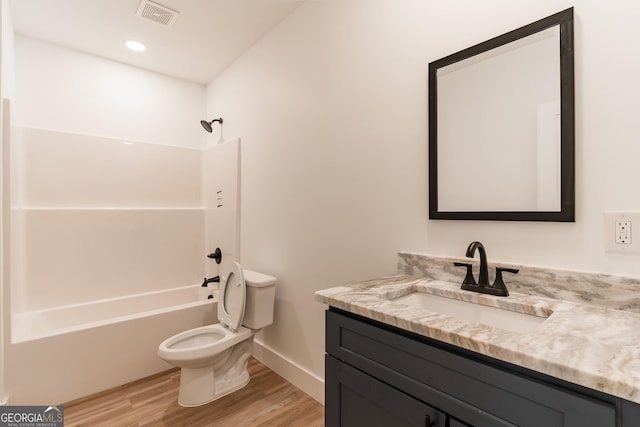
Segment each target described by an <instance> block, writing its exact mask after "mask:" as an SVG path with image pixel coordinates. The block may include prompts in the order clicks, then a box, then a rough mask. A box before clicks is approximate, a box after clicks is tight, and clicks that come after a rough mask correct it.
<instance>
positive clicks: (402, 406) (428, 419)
mask: <svg viewBox="0 0 640 427" xmlns="http://www.w3.org/2000/svg"><path fill="white" fill-rule="evenodd" d="M325 363H326V366H327V377H326V387H327V397H326V399H325V400H326V401H329V400H330V401H331V402H330V403H329V404H328V405H327V407H331V408H333V411H332V412H330V413H327V416H326V420H325V423H326V425H327V426H336V427H338V426H339V427H361V426H367V427H389V426H394V427H425V426H427V427H445V425H446V415H445V414H443V413H442V412H440V411H438V410H436V409H434V408H432V407H431V406H429V405H426V404H425V403H423V402H421V401H419V400H417V399H414V398H412V397H411V396H408V395H406V394H405V393H402V392H401V391H398V390H396V389H395V388H393V387H390V386H388V385H387V384H384V383H383V382H381V381H378V380H376V379H375V378H373V377H371V376H369V375H367V374H365V373H363V372H362V371H359V370H358V369H355V368H353V367H351V366H350V365H347V364H346V363H343V362H341V361H339V360H338V359H335V358H333V357H332V356H328V355H327V356H326V358H325Z"/></svg>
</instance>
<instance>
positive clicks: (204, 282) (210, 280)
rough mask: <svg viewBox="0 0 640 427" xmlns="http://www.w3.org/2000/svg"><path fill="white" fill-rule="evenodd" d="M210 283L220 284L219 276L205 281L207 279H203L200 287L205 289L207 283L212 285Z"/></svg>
mask: <svg viewBox="0 0 640 427" xmlns="http://www.w3.org/2000/svg"><path fill="white" fill-rule="evenodd" d="M212 282H215V283H220V276H215V277H212V278H211V279H207V278H206V277H205V278H204V281H203V282H202V287H205V286H207V285H208V284H209V283H212Z"/></svg>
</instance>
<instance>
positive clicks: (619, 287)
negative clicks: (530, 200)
mask: <svg viewBox="0 0 640 427" xmlns="http://www.w3.org/2000/svg"><path fill="white" fill-rule="evenodd" d="M454 261H457V262H466V263H472V264H473V265H474V267H473V271H474V276H475V277H477V275H478V270H479V261H478V259H477V258H475V259H470V258H449V257H437V256H432V255H423V254H416V253H411V252H399V253H398V273H400V274H407V275H411V276H421V277H425V278H429V279H433V280H442V281H446V282H451V283H462V279H463V278H464V275H465V271H464V269H462V268H460V267H454V266H453V262H454ZM488 264H489V279H490V281H491V282H493V280H494V276H495V267H496V266H497V267H509V268H517V269H519V270H520V272H519V273H518V274H510V273H504V275H503V277H504V281H505V283H506V285H507V288H508V289H509V291H510V292H518V293H522V294H527V295H534V296H541V297H546V298H553V299H558V300H563V301H570V302H577V303H581V304H593V305H597V306H601V307H604V308H611V309H616V310H625V311H631V312H635V313H640V279H636V278H629V277H622V276H613V275H608V274H599V273H586V272H578V271H570V270H556V269H550V268H541V267H531V266H526V265H518V264H508V263H500V262H497V263H496V262H491V261H489V263H488Z"/></svg>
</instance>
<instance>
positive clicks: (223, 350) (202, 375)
mask: <svg viewBox="0 0 640 427" xmlns="http://www.w3.org/2000/svg"><path fill="white" fill-rule="evenodd" d="M275 284H276V278H275V277H273V276H268V275H266V274H261V273H257V272H255V271H251V270H243V269H242V267H241V266H240V264H238V263H237V262H234V263H230V264H228V267H227V268H226V269H225V271H224V273H223V276H222V279H221V282H220V290H219V293H218V299H219V301H218V309H217V311H218V320H219V321H220V323H216V324H214V325H209V326H203V327H200V328H194V329H190V330H187V331H184V332H181V333H179V334H176V335H174V336H172V337H170V338H167V339H166V340H165V341H163V342H162V343H161V344H160V346H159V347H158V356H159V357H160V358H161V359H163V360H165V361H167V362H169V363H171V364H173V365H175V366H178V367H180V368H181V371H180V391H179V396H178V402H179V403H180V405H182V406H187V407H189V406H199V405H204V404H205V403H209V402H211V401H213V400H216V399H218V398H220V397H222V396H225V395H227V394H229V393H232V392H234V391H236V390H238V389H240V388H242V387H244V386H245V385H247V383H248V382H249V373H248V371H247V361H248V359H249V357H250V356H251V351H252V347H253V336H254V334H255V333H256V332H257V331H258V330H260V329H262V328H264V327H265V326H268V325H270V324H271V323H273V307H274V299H275Z"/></svg>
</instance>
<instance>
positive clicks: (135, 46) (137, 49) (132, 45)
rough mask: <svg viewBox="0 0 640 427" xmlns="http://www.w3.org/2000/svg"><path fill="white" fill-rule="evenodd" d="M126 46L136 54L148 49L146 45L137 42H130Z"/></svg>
mask: <svg viewBox="0 0 640 427" xmlns="http://www.w3.org/2000/svg"><path fill="white" fill-rule="evenodd" d="M125 45H126V46H127V47H128V48H129V49H131V50H133V51H135V52H143V51H144V50H145V49H146V48H147V47H146V46H145V45H143V44H142V43H140V42H137V41H135V40H128V41H127V42H126V43H125Z"/></svg>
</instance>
